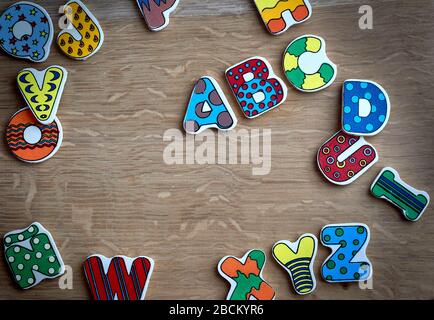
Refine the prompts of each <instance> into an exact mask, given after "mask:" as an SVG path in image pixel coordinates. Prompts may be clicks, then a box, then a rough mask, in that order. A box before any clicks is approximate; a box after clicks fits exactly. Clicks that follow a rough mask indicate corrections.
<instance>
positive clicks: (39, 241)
mask: <svg viewBox="0 0 434 320" xmlns="http://www.w3.org/2000/svg"><path fill="white" fill-rule="evenodd" d="M6 238H8V239H10V241H4V247H5V248H4V250H5V255H6V259H7V262H8V265H9V268H10V270H11V273H12V275H13V278H14V279H15V280H16V282H17V284H18V285H19V286H20V287H21V288H23V289H27V288H30V287H32V286H34V285H37V284H38V283H39V282H41V281H42V280H43V279H44V278H54V277H56V276H59V275H60V274H61V273H62V272H63V262H62V259H61V257H60V256H59V255H58V252H57V248H56V246H55V244H54V242H52V240H51V236H50V234H49V233H48V231H47V230H45V229H44V228H43V227H42V226H41V225H39V224H33V225H31V226H30V227H29V228H27V229H24V230H20V231H16V232H15V231H13V232H11V233H9V234H8V235H7V236H6ZM24 242H27V244H26V245H24ZM29 245H30V246H31V248H28V246H29ZM34 271H38V273H39V276H38V277H36V275H35V273H34ZM41 275H42V276H41Z"/></svg>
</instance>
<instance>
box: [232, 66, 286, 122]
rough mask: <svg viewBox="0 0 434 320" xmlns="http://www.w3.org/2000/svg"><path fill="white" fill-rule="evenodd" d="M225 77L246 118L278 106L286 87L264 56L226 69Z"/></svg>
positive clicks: (283, 96) (283, 99)
mask: <svg viewBox="0 0 434 320" xmlns="http://www.w3.org/2000/svg"><path fill="white" fill-rule="evenodd" d="M226 78H227V80H228V82H229V85H230V87H231V89H232V92H233V93H234V95H235V98H236V99H237V101H238V104H239V105H240V107H241V109H242V110H243V112H244V115H245V116H246V117H247V118H255V117H257V116H259V115H261V114H263V113H265V112H267V111H270V110H271V109H274V108H276V107H277V106H279V105H280V104H281V103H282V102H283V101H285V98H286V92H287V88H286V86H285V85H284V83H283V82H282V80H280V79H279V78H277V77H276V76H275V75H274V74H273V71H272V69H271V67H269V66H268V63H267V62H266V60H265V59H264V58H252V59H249V60H246V61H244V62H241V63H239V64H238V65H236V66H233V67H232V68H230V69H229V70H227V71H226Z"/></svg>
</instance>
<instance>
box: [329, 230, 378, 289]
mask: <svg viewBox="0 0 434 320" xmlns="http://www.w3.org/2000/svg"><path fill="white" fill-rule="evenodd" d="M369 239H370V231H369V228H368V226H367V225H364V224H359V223H350V224H334V225H327V226H325V227H324V228H322V230H321V243H322V244H323V245H324V246H326V247H330V248H331V249H332V251H333V252H332V254H331V255H330V256H329V257H328V258H327V259H326V260H325V261H324V263H323V265H322V267H321V274H322V277H323V278H324V280H326V281H327V282H357V281H365V280H368V279H369V278H370V277H371V276H372V264H371V262H370V261H369V259H368V257H367V256H366V247H367V246H368V243H369Z"/></svg>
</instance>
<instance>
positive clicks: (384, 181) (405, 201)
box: [371, 167, 429, 221]
mask: <svg viewBox="0 0 434 320" xmlns="http://www.w3.org/2000/svg"><path fill="white" fill-rule="evenodd" d="M371 192H372V194H373V195H374V196H375V197H377V198H380V199H385V200H387V201H389V202H390V203H392V204H394V205H395V206H396V207H398V208H399V209H400V210H401V211H402V213H403V215H404V217H405V218H406V219H408V220H410V221H417V220H419V219H420V218H421V217H422V214H423V213H424V212H425V210H426V208H427V207H428V204H429V195H428V193H426V192H425V191H421V190H418V189H416V188H413V187H412V186H410V185H408V184H407V183H405V182H404V181H403V180H402V179H401V178H400V176H399V174H398V171H396V170H395V169H393V168H390V167H386V168H384V169H383V170H381V172H380V174H379V175H378V176H377V178H376V179H375V181H374V183H373V184H372V186H371Z"/></svg>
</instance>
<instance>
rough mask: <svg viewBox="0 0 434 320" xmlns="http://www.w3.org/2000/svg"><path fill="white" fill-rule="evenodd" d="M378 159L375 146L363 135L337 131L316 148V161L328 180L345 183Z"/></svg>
mask: <svg viewBox="0 0 434 320" xmlns="http://www.w3.org/2000/svg"><path fill="white" fill-rule="evenodd" d="M377 161H378V155H377V151H376V150H375V148H374V147H373V146H372V145H370V144H369V143H367V142H366V141H365V139H364V138H363V137H355V136H350V135H349V134H346V133H345V132H343V131H339V132H338V133H336V134H335V135H334V136H333V137H331V138H330V139H329V140H328V141H327V142H326V143H324V144H323V145H322V146H321V148H320V149H319V150H318V156H317V162H318V167H319V169H320V171H321V173H322V174H323V175H324V177H326V179H327V180H328V181H330V182H331V183H334V184H338V185H347V184H350V183H352V182H354V181H355V180H357V179H358V178H359V177H360V176H361V175H362V174H363V173H365V172H366V171H367V170H368V169H369V168H370V167H372V166H373V165H374V164H375V163H376V162H377Z"/></svg>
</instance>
